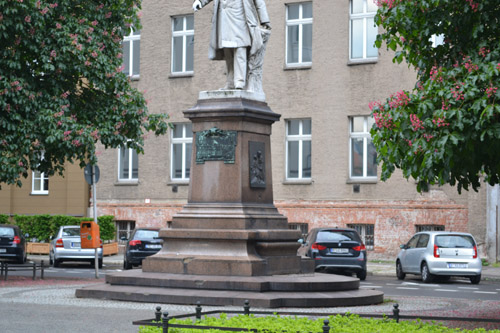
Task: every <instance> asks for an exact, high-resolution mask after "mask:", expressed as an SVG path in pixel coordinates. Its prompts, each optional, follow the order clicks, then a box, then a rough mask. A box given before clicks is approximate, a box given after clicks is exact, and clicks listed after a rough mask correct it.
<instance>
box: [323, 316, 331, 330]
mask: <svg viewBox="0 0 500 333" xmlns="http://www.w3.org/2000/svg"><path fill="white" fill-rule="evenodd" d="M328 332H330V321H329V320H328V319H325V320H324V321H323V333H328Z"/></svg>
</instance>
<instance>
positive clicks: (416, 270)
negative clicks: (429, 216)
mask: <svg viewBox="0 0 500 333" xmlns="http://www.w3.org/2000/svg"><path fill="white" fill-rule="evenodd" d="M400 248H401V251H400V252H399V254H398V257H397V259H396V275H397V277H398V279H400V280H403V279H404V278H405V276H406V274H418V275H421V276H422V280H423V281H424V282H425V283H428V282H431V281H433V280H434V278H435V277H441V278H442V279H449V278H450V277H451V276H461V277H468V278H469V279H470V282H471V283H472V284H478V283H479V281H481V270H482V263H481V259H480V258H479V255H478V253H477V245H476V241H475V240H474V237H472V235H471V234H468V233H461V232H446V231H429V232H419V233H417V234H415V235H414V236H413V237H412V238H411V239H410V240H409V241H408V243H406V244H403V245H401V246H400Z"/></svg>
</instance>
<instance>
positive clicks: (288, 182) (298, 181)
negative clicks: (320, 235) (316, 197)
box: [283, 178, 314, 185]
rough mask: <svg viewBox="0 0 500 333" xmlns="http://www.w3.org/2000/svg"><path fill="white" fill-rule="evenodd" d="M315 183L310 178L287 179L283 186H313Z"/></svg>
mask: <svg viewBox="0 0 500 333" xmlns="http://www.w3.org/2000/svg"><path fill="white" fill-rule="evenodd" d="M312 183H314V181H313V180H312V179H310V178H308V179H285V180H284V181H283V185H312Z"/></svg>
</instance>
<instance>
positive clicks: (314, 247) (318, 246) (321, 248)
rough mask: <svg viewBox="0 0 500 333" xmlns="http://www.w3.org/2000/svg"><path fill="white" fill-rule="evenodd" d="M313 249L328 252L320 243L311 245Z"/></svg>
mask: <svg viewBox="0 0 500 333" xmlns="http://www.w3.org/2000/svg"><path fill="white" fill-rule="evenodd" d="M311 248H312V249H314V250H326V246H324V245H319V244H318V243H313V245H311Z"/></svg>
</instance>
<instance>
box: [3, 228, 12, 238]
mask: <svg viewBox="0 0 500 333" xmlns="http://www.w3.org/2000/svg"><path fill="white" fill-rule="evenodd" d="M0 237H14V229H13V228H6V227H0Z"/></svg>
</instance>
